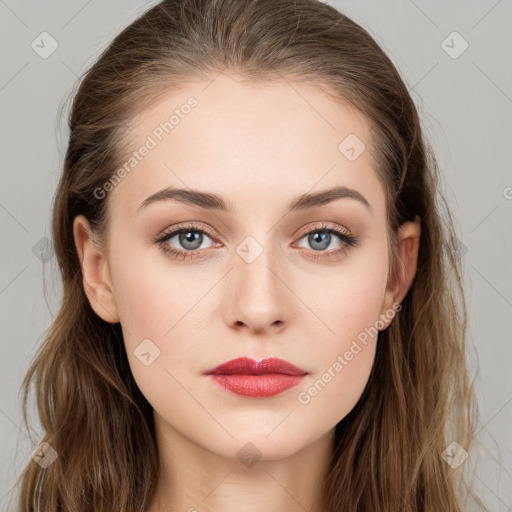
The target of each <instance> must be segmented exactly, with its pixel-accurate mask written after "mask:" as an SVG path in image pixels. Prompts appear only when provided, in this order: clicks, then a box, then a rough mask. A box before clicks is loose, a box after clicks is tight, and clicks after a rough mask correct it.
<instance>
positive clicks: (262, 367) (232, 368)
mask: <svg viewBox="0 0 512 512" xmlns="http://www.w3.org/2000/svg"><path fill="white" fill-rule="evenodd" d="M268 373H281V374H283V375H307V372H306V371H304V370H301V369H300V368H297V367H296V366H294V365H293V364H291V363H289V362H288V361H284V360H283V359H279V358H276V357H267V358H265V359H262V360H261V361H258V362H257V361H255V360H254V359H250V358H249V357H239V358H237V359H231V360H229V361H226V362H225V363H222V364H220V365H219V366H216V367H215V368H212V369H210V370H208V371H206V372H204V375H235V374H236V375H264V374H268Z"/></svg>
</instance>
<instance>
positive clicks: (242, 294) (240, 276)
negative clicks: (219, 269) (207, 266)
mask: <svg viewBox="0 0 512 512" xmlns="http://www.w3.org/2000/svg"><path fill="white" fill-rule="evenodd" d="M278 260H279V258H278V251H276V248H275V247H273V246H272V240H271V237H270V236H263V235H262V236H259V237H258V240H256V238H255V237H253V236H247V237H246V238H245V239H244V240H243V241H242V242H241V243H240V244H239V245H238V246H237V248H236V256H235V260H234V268H233V272H231V273H230V274H231V276H230V283H229V288H230V289H231V290H230V291H231V293H229V294H228V295H229V297H230V299H229V300H230V306H229V308H227V309H228V311H229V312H230V313H229V316H230V318H228V319H227V320H228V321H229V322H230V323H231V324H237V323H238V324H239V323H240V322H242V323H244V324H246V325H247V327H249V328H251V329H255V330H263V329H267V328H270V327H271V326H272V325H274V324H275V325H277V324H281V323H282V322H284V321H285V317H284V313H285V304H286V297H285V296H284V292H285V290H286V287H285V286H284V284H283V283H282V282H281V279H282V277H281V276H280V273H281V272H280V270H279V268H280V267H281V266H280V265H279V263H278Z"/></svg>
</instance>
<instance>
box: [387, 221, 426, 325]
mask: <svg viewBox="0 0 512 512" xmlns="http://www.w3.org/2000/svg"><path fill="white" fill-rule="evenodd" d="M420 235H421V219H420V217H419V216H418V215H417V216H416V218H415V220H414V222H413V221H408V222H404V223H403V224H402V225H401V226H400V228H399V229H398V237H397V257H398V268H397V273H396V275H395V276H391V278H390V280H388V283H387V285H386V290H385V292H384V300H383V306H382V310H381V317H380V318H381V320H382V322H383V323H384V327H383V328H382V329H380V330H383V329H386V328H387V327H388V326H389V324H390V323H391V321H392V319H393V317H394V315H391V314H390V313H389V312H390V310H392V308H393V304H395V303H400V302H401V301H402V300H403V298H404V297H405V296H406V294H407V292H408V291H409V289H410V287H411V285H412V282H413V280H414V276H415V275H416V269H417V264H418V251H419V247H420ZM393 309H396V308H393ZM386 312H387V314H386Z"/></svg>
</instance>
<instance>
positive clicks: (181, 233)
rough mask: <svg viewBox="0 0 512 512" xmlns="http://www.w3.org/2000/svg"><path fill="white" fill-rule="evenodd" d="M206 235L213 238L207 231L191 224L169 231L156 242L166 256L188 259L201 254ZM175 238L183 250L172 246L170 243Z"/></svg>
mask: <svg viewBox="0 0 512 512" xmlns="http://www.w3.org/2000/svg"><path fill="white" fill-rule="evenodd" d="M204 235H206V236H207V237H208V238H210V236H211V235H210V234H209V233H208V232H207V231H205V230H204V229H202V228H200V227H199V226H197V225H195V224H189V225H186V226H179V227H177V228H173V229H172V230H171V231H167V232H166V233H164V234H163V235H162V236H161V237H160V238H158V239H157V240H155V242H156V243H157V244H158V245H159V246H160V248H161V249H162V251H163V252H164V253H165V254H169V255H170V256H172V257H174V258H176V259H185V258H187V257H189V258H192V257H193V256H195V255H196V254H197V253H198V252H200V249H199V248H200V247H201V245H202V244H203V242H204V239H205V236H204ZM173 238H176V243H177V244H178V245H179V246H181V247H182V248H183V249H181V248H176V247H175V246H173V245H170V241H171V240H172V239H173ZM203 249H204V247H203Z"/></svg>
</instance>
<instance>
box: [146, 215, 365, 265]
mask: <svg viewBox="0 0 512 512" xmlns="http://www.w3.org/2000/svg"><path fill="white" fill-rule="evenodd" d="M332 235H335V238H337V239H338V240H339V241H341V246H340V247H338V248H337V249H334V250H331V251H326V249H327V248H328V247H329V246H330V245H331V244H332V242H333V236H332ZM205 236H206V237H207V238H210V239H211V237H212V236H213V235H211V234H210V233H209V232H208V231H206V230H205V229H203V228H201V227H199V226H198V225H196V224H188V225H184V226H178V227H175V228H173V229H171V230H169V231H167V232H165V233H164V234H163V235H162V236H161V237H159V238H157V239H155V243H156V244H158V245H159V246H160V248H161V249H162V251H163V252H164V253H165V254H168V255H170V256H171V257H173V258H175V259H183V260H184V259H186V258H189V259H191V258H194V257H195V256H196V255H197V254H198V253H200V252H201V246H202V244H203V242H204V241H205ZM173 238H176V243H177V244H178V246H181V247H176V246H174V245H172V244H171V243H170V242H171V240H172V239H173ZM304 238H307V243H308V244H309V245H310V247H311V248H312V251H313V253H311V251H308V253H311V254H308V257H311V258H314V259H316V258H329V257H335V256H338V255H341V254H342V253H344V252H346V251H348V250H349V249H350V248H351V247H354V246H356V245H358V244H359V241H358V240H357V238H355V237H354V236H352V235H351V234H350V233H348V232H345V231H342V230H341V229H339V228H336V227H329V225H327V224H322V225H320V226H316V227H315V229H313V230H309V231H306V232H305V233H304V234H303V235H302V236H301V238H300V239H299V241H301V240H302V239H304ZM211 246H212V245H210V246H208V247H211ZM208 247H202V249H205V248H208ZM315 253H316V254H315Z"/></svg>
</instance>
